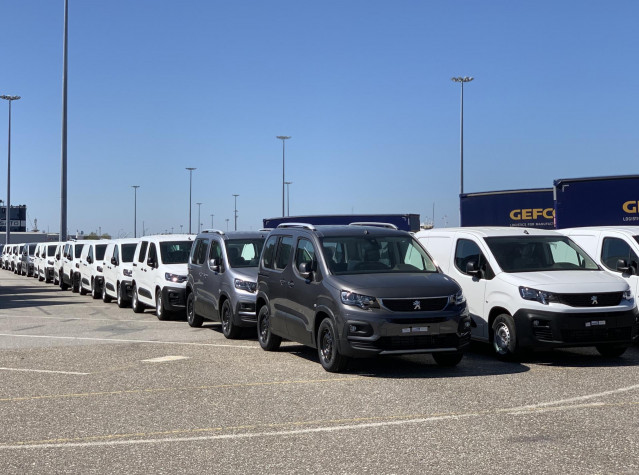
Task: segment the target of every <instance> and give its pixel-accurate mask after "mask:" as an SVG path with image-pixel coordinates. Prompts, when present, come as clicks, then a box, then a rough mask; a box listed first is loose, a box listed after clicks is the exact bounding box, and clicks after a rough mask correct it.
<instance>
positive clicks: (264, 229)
mask: <svg viewBox="0 0 639 475" xmlns="http://www.w3.org/2000/svg"><path fill="white" fill-rule="evenodd" d="M271 231H273V228H262V229H258V230H257V232H258V233H270V232H271Z"/></svg>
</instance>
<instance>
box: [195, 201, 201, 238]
mask: <svg viewBox="0 0 639 475" xmlns="http://www.w3.org/2000/svg"><path fill="white" fill-rule="evenodd" d="M195 204H196V205H197V232H198V234H199V233H200V231H201V230H202V229H201V228H202V223H201V222H200V208H201V207H202V203H195Z"/></svg>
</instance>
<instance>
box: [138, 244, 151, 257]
mask: <svg viewBox="0 0 639 475" xmlns="http://www.w3.org/2000/svg"><path fill="white" fill-rule="evenodd" d="M148 246H149V241H142V243H140V255H139V256H138V262H144V257H145V256H146V248H147V247H148Z"/></svg>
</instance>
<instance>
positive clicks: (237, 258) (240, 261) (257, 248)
mask: <svg viewBox="0 0 639 475" xmlns="http://www.w3.org/2000/svg"><path fill="white" fill-rule="evenodd" d="M224 244H225V246H226V255H227V256H228V259H229V265H230V266H231V267H257V264H258V261H259V260H260V253H261V252H262V247H264V239H263V238H258V239H229V240H227V241H224Z"/></svg>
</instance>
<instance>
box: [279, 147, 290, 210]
mask: <svg viewBox="0 0 639 475" xmlns="http://www.w3.org/2000/svg"><path fill="white" fill-rule="evenodd" d="M276 138H278V139H280V140H281V141H282V217H284V183H286V182H285V179H286V173H285V170H286V169H285V160H284V155H285V151H286V146H285V144H286V141H287V140H288V139H290V138H291V137H290V136H288V135H278V136H277V137H276Z"/></svg>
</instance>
